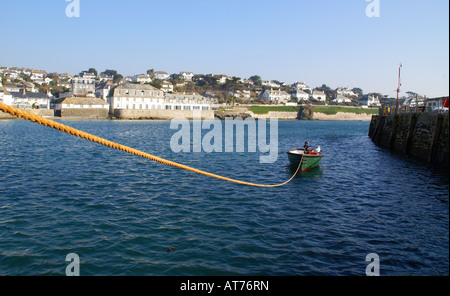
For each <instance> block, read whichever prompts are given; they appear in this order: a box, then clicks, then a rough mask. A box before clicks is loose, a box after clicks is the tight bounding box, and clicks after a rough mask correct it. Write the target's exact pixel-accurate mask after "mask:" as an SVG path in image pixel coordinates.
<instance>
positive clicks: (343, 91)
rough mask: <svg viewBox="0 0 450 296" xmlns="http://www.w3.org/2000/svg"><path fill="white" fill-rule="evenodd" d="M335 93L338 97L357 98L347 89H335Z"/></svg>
mask: <svg viewBox="0 0 450 296" xmlns="http://www.w3.org/2000/svg"><path fill="white" fill-rule="evenodd" d="M336 93H337V94H338V95H343V96H346V97H357V96H358V95H357V94H355V92H353V91H352V90H351V89H349V88H347V87H338V88H337V89H336Z"/></svg>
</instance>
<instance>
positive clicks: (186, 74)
mask: <svg viewBox="0 0 450 296" xmlns="http://www.w3.org/2000/svg"><path fill="white" fill-rule="evenodd" d="M180 75H181V77H183V79H184V81H192V77H194V73H192V72H180Z"/></svg>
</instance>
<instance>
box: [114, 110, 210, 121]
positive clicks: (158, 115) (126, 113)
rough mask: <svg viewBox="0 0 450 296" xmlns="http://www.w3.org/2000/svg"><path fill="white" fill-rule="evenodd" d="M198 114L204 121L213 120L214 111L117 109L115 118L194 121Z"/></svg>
mask: <svg viewBox="0 0 450 296" xmlns="http://www.w3.org/2000/svg"><path fill="white" fill-rule="evenodd" d="M197 112H198V114H199V115H200V116H199V117H201V119H202V120H213V119H214V111H212V110H201V112H200V111H192V110H134V109H133V110H132V109H115V110H114V117H116V118H117V119H160V120H171V119H175V118H186V119H188V120H192V119H193V118H194V117H197V115H194V114H196V113H197Z"/></svg>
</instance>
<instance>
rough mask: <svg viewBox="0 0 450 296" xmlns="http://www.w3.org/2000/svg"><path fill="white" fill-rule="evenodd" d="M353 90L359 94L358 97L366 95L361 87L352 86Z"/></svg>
mask: <svg viewBox="0 0 450 296" xmlns="http://www.w3.org/2000/svg"><path fill="white" fill-rule="evenodd" d="M352 91H353V92H354V93H355V94H357V95H358V97H362V96H363V95H364V92H363V90H362V89H361V88H359V87H355V88H352Z"/></svg>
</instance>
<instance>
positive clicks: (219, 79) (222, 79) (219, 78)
mask: <svg viewBox="0 0 450 296" xmlns="http://www.w3.org/2000/svg"><path fill="white" fill-rule="evenodd" d="M214 77H215V78H217V83H219V84H224V83H226V82H227V80H231V77H230V76H228V75H223V74H220V75H214Z"/></svg>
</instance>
